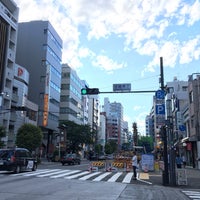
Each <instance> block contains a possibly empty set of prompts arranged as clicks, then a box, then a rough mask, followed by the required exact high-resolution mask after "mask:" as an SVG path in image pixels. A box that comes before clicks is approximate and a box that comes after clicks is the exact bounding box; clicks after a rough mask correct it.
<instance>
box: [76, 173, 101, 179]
mask: <svg viewBox="0 0 200 200" xmlns="http://www.w3.org/2000/svg"><path fill="white" fill-rule="evenodd" d="M100 173H101V172H94V173H90V174H88V175H86V176H83V177H81V178H79V180H87V179H89V178H91V177H93V176H96V175H98V174H100Z"/></svg>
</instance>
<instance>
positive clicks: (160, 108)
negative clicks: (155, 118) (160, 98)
mask: <svg viewBox="0 0 200 200" xmlns="http://www.w3.org/2000/svg"><path fill="white" fill-rule="evenodd" d="M156 115H165V104H157V105H156Z"/></svg>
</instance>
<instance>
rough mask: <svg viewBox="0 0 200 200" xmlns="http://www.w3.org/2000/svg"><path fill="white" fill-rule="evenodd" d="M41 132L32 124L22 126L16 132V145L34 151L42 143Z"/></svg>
mask: <svg viewBox="0 0 200 200" xmlns="http://www.w3.org/2000/svg"><path fill="white" fill-rule="evenodd" d="M42 137H43V134H42V131H41V129H40V128H39V127H37V126H34V125H32V124H24V125H22V126H21V127H20V128H19V129H18V131H17V137H16V145H17V146H18V147H22V148H27V149H28V150H29V151H31V152H32V151H35V150H36V148H38V147H40V145H41V143H42Z"/></svg>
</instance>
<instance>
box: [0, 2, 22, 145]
mask: <svg viewBox="0 0 200 200" xmlns="http://www.w3.org/2000/svg"><path fill="white" fill-rule="evenodd" d="M18 15H19V8H18V7H17V5H16V4H15V2H14V1H12V0H0V124H1V125H2V126H3V127H5V129H6V136H5V137H4V138H2V141H3V142H4V144H5V146H6V147H9V146H10V144H11V145H13V140H14V138H15V133H14V121H12V119H11V112H10V109H11V102H12V98H13V95H12V94H13V84H14V83H13V82H14V67H15V55H16V45H17V25H18Z"/></svg>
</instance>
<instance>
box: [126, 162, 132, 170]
mask: <svg viewBox="0 0 200 200" xmlns="http://www.w3.org/2000/svg"><path fill="white" fill-rule="evenodd" d="M130 171H131V169H130V167H129V164H127V166H126V172H130Z"/></svg>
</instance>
